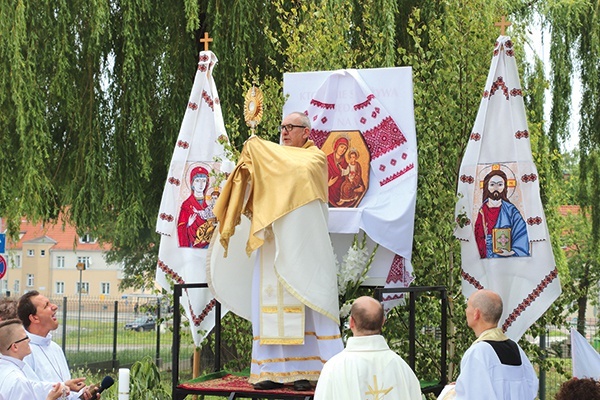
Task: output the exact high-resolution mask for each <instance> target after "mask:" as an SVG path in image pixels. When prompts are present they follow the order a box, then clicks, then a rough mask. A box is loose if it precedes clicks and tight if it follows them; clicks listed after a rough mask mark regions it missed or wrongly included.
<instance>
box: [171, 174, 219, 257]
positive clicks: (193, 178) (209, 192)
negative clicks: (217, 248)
mask: <svg viewBox="0 0 600 400" xmlns="http://www.w3.org/2000/svg"><path fill="white" fill-rule="evenodd" d="M189 171H190V172H189V174H186V175H187V176H188V178H189V180H188V182H189V191H190V195H189V197H187V198H186V199H185V200H184V201H183V202H182V203H181V210H180V211H179V218H178V220H177V235H178V239H179V247H191V248H199V249H205V248H208V245H209V243H210V240H211V238H212V234H213V232H214V230H215V227H216V224H217V219H216V217H215V214H214V213H213V208H214V206H215V203H216V201H217V198H218V197H219V189H218V188H216V187H211V185H210V176H209V172H208V168H205V167H204V166H200V165H196V166H192V167H191V168H190V170H189ZM188 182H186V184H187V183H188ZM184 190H187V187H186V188H184Z"/></svg>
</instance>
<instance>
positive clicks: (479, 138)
mask: <svg viewBox="0 0 600 400" xmlns="http://www.w3.org/2000/svg"><path fill="white" fill-rule="evenodd" d="M469 139H471V140H474V141H478V140H481V135H480V134H479V133H477V132H473V133H471V136H469Z"/></svg>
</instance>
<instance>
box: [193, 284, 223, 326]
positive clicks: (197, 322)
mask: <svg viewBox="0 0 600 400" xmlns="http://www.w3.org/2000/svg"><path fill="white" fill-rule="evenodd" d="M186 292H187V289H186ZM216 304H217V300H215V299H212V300H211V301H209V302H208V304H207V305H206V306H204V309H203V310H202V312H201V313H200V315H196V314H195V313H194V310H193V309H192V307H189V310H190V314H192V321H194V325H196V326H199V325H200V324H201V323H202V321H204V320H205V319H206V317H207V316H208V314H210V312H211V311H212V309H213V308H215V305H216Z"/></svg>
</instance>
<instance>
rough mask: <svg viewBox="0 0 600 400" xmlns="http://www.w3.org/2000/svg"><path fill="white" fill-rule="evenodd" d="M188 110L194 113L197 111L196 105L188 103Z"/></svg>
mask: <svg viewBox="0 0 600 400" xmlns="http://www.w3.org/2000/svg"><path fill="white" fill-rule="evenodd" d="M188 108H189V109H190V110H194V111H196V110H197V109H198V104H196V103H192V102H191V101H190V102H189V103H188Z"/></svg>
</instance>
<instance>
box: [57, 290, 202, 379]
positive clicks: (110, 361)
mask: <svg viewBox="0 0 600 400" xmlns="http://www.w3.org/2000/svg"><path fill="white" fill-rule="evenodd" d="M51 301H52V302H54V303H55V304H57V305H59V311H58V315H57V317H58V318H59V319H60V320H61V324H60V326H59V329H57V330H56V331H55V332H53V333H52V335H53V340H54V341H56V342H57V343H58V344H60V345H61V346H62V348H63V351H64V352H65V355H66V357H67V360H68V362H69V365H70V366H71V368H72V369H78V368H86V369H91V370H100V369H117V368H120V367H128V366H130V365H131V364H133V363H134V362H135V361H138V360H141V359H142V358H144V357H151V358H152V359H153V360H154V361H155V362H156V364H157V365H158V366H159V368H161V369H169V368H170V367H171V358H172V357H171V352H172V342H173V333H172V312H171V311H172V310H170V309H169V307H168V304H163V303H161V299H160V298H156V297H154V298H137V297H134V298H125V299H124V298H119V299H115V298H112V299H111V298H107V297H102V298H89V297H86V298H84V299H81V300H80V299H79V298H77V297H76V298H67V297H64V298H54V299H51ZM183 343H184V344H183V345H182V349H181V351H182V355H183V356H182V360H183V362H184V363H188V364H189V359H190V357H191V354H192V352H193V345H192V344H191V340H190V341H189V343H190V344H189V345H186V344H185V341H183Z"/></svg>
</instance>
